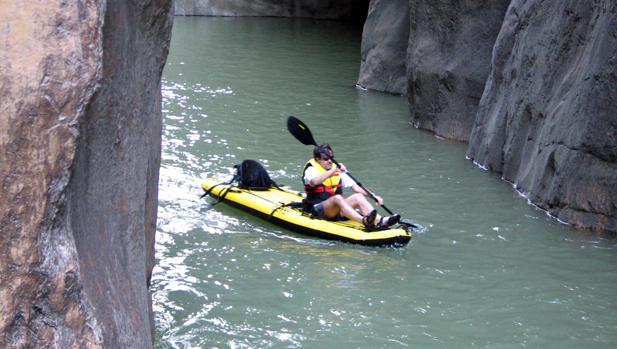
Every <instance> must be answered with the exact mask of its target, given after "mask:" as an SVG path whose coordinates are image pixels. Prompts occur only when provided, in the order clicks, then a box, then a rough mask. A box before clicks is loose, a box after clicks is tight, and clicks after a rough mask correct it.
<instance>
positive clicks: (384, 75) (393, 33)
mask: <svg viewBox="0 0 617 349" xmlns="http://www.w3.org/2000/svg"><path fill="white" fill-rule="evenodd" d="M408 41H409V0H372V1H371V3H370V7H369V10H368V16H367V18H366V22H365V23H364V30H363V32H362V51H361V58H362V59H361V64H360V74H359V78H358V85H359V86H360V87H362V88H366V89H370V90H376V91H382V92H389V93H394V94H401V95H405V94H407V61H406V57H407V45H408Z"/></svg>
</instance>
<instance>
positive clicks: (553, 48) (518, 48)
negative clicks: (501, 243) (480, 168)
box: [467, 0, 617, 232]
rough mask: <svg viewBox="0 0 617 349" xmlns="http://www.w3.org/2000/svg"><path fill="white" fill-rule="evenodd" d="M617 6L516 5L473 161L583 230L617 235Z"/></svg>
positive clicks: (481, 115) (478, 126) (500, 43)
mask: <svg viewBox="0 0 617 349" xmlns="http://www.w3.org/2000/svg"><path fill="white" fill-rule="evenodd" d="M615 86H617V3H615V1H608V0H606V1H595V2H581V1H557V2H553V1H543V0H533V1H523V0H513V1H512V4H511V5H510V8H509V10H508V13H507V15H506V19H505V21H504V25H503V27H502V30H501V32H500V34H499V37H498V38H497V42H496V44H495V49H494V52H493V61H492V71H491V73H490V75H489V78H488V80H487V83H486V89H485V92H484V95H483V97H482V100H481V102H480V107H479V112H478V116H477V118H476V120H475V124H474V128H473V131H472V134H471V137H470V141H469V149H468V152H467V155H468V156H469V157H470V158H472V159H474V160H475V161H476V162H478V163H479V164H482V165H484V166H486V167H487V168H489V169H491V170H493V171H497V172H501V173H502V174H503V178H504V179H506V180H508V181H510V182H512V183H514V184H515V185H516V187H517V188H518V189H519V190H521V191H524V192H526V193H528V194H529V197H530V199H531V200H532V201H533V202H534V203H536V204H537V205H539V206H541V207H543V208H545V209H547V210H548V211H550V212H551V213H552V214H553V215H555V216H557V217H558V218H560V219H562V220H564V221H566V222H570V223H573V224H574V225H576V226H578V227H584V228H591V229H594V230H598V231H608V232H617V201H616V200H617V114H616V113H617V90H615Z"/></svg>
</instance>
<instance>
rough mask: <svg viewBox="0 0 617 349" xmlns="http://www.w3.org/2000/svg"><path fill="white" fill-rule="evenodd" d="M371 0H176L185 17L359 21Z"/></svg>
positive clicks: (363, 16) (180, 12) (364, 15)
mask: <svg viewBox="0 0 617 349" xmlns="http://www.w3.org/2000/svg"><path fill="white" fill-rule="evenodd" d="M368 2H369V0H252V1H248V0H176V1H175V13H176V15H182V16H267V17H304V18H318V19H335V20H355V19H356V18H362V21H364V18H365V17H366V9H367V8H368Z"/></svg>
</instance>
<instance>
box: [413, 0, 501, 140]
mask: <svg viewBox="0 0 617 349" xmlns="http://www.w3.org/2000/svg"><path fill="white" fill-rule="evenodd" d="M508 3H509V0H493V1H469V0H411V1H410V4H409V8H410V12H409V17H410V21H411V23H410V28H409V46H408V51H407V53H408V56H407V57H408V59H407V69H408V70H407V72H408V74H407V80H408V86H409V87H408V88H409V92H408V94H409V102H410V106H411V108H410V110H411V121H412V123H413V124H414V125H415V126H416V127H419V128H422V129H426V130H429V131H432V132H435V133H436V134H437V135H439V136H442V137H445V138H449V139H455V140H459V141H467V139H468V138H469V133H470V132H471V126H472V125H473V121H474V119H475V115H476V111H477V110H478V102H479V101H480V97H482V92H483V90H484V82H485V81H486V77H487V76H488V73H489V71H490V58H491V52H492V49H493V44H494V42H495V38H496V37H497V34H498V33H499V29H500V28H501V23H502V21H503V16H504V14H505V12H506V9H507V7H508Z"/></svg>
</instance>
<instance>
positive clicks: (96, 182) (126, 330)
mask: <svg viewBox="0 0 617 349" xmlns="http://www.w3.org/2000/svg"><path fill="white" fill-rule="evenodd" d="M171 15H172V9H171V1H169V0H158V1H157V0H155V1H145V0H144V1H138V0H131V1H111V0H110V1H103V0H99V1H95V0H91V1H81V2H66V1H61V0H49V1H45V2H27V3H26V2H15V1H5V2H2V3H0V23H2V24H1V25H0V31H1V33H2V35H0V61H2V65H0V148H1V149H2V151H0V178H1V180H2V186H1V187H0V197H1V198H2V200H0V220H1V221H0V230H1V234H0V235H1V236H2V239H1V240H0V347H2V348H5V347H55V348H68V347H82V348H86V347H87V348H95V347H108V348H127V347H132V348H145V347H151V346H152V339H153V337H152V330H153V328H152V314H151V309H150V308H151V299H150V295H149V291H148V283H149V278H150V275H151V272H152V267H153V263H154V233H155V221H156V208H157V185H158V167H159V162H160V134H161V111H160V102H161V97H160V77H161V73H162V69H163V65H164V62H165V60H166V55H167V51H168V45H169V39H170V31H171V20H172V17H171Z"/></svg>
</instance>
